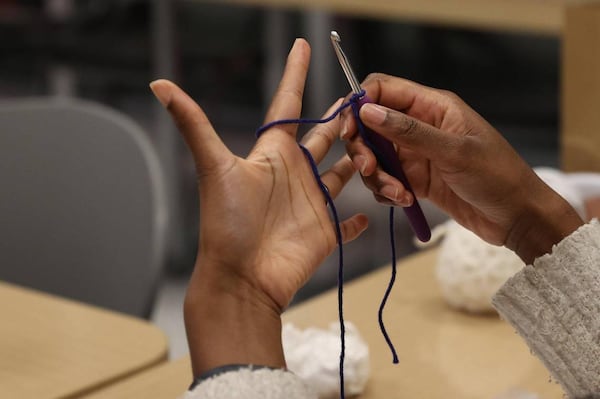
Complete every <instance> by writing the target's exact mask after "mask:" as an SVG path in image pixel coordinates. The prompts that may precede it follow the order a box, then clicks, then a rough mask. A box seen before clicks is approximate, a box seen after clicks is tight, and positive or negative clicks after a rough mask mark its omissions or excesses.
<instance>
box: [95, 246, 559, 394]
mask: <svg viewBox="0 0 600 399" xmlns="http://www.w3.org/2000/svg"><path fill="white" fill-rule="evenodd" d="M436 255H437V252H435V251H429V252H424V253H421V254H417V255H415V256H412V257H409V258H407V259H406V260H403V261H402V262H400V264H399V269H398V276H397V283H396V286H395V288H394V291H393V293H392V295H391V296H390V300H389V302H388V307H387V310H386V324H387V328H388V332H389V333H390V336H391V337H392V339H393V340H394V343H395V344H396V348H397V351H398V355H399V357H400V364H398V365H393V364H392V362H391V355H390V353H389V351H388V348H387V346H386V344H385V342H384V340H383V337H382V336H381V333H380V331H379V326H378V324H377V308H378V306H379V301H380V298H381V295H382V294H383V292H384V289H385V287H386V285H387V280H388V278H389V268H383V269H380V270H378V271H375V272H373V273H371V274H368V275H366V276H364V277H362V278H360V279H358V280H355V281H354V282H352V283H349V284H347V286H346V290H345V315H346V319H347V320H349V321H352V322H353V323H354V324H355V325H356V326H357V327H358V329H359V331H360V332H361V334H362V335H363V338H365V340H366V341H367V343H368V345H369V348H370V351H371V377H370V380H369V382H368V385H367V389H366V391H365V392H364V394H363V395H361V396H360V398H361V399H381V398H428V399H435V398H456V399H471V398H472V399H481V398H489V399H491V398H493V397H495V396H497V395H499V394H501V393H504V392H506V391H507V390H509V389H511V388H520V389H524V390H527V391H530V392H535V393H537V394H539V396H540V398H544V399H553V398H556V399H559V398H562V392H561V390H560V388H559V387H558V386H557V385H556V384H553V383H549V382H548V380H549V373H548V372H547V371H546V370H545V368H544V367H543V366H542V365H541V364H540V362H539V361H538V360H537V359H536V358H535V357H534V356H532V355H531V354H530V353H529V349H528V348H527V346H526V345H525V344H524V343H523V342H522V341H521V339H520V338H519V336H518V335H517V334H516V333H515V332H514V331H513V329H512V328H511V327H510V326H509V325H507V324H506V323H505V322H503V321H501V320H499V318H498V317H495V316H487V317H485V316H472V315H468V314H464V313H461V312H457V311H454V310H452V309H450V308H449V307H448V306H446V304H445V302H444V301H443V300H442V298H441V297H440V294H439V291H438V288H437V285H436V283H435V281H434V276H433V275H434V262H435V258H436ZM284 320H285V321H286V322H293V323H294V324H296V325H298V326H300V327H309V326H318V327H326V326H327V325H328V324H329V323H330V322H332V321H335V320H337V294H336V292H335V291H329V292H327V293H325V294H323V295H320V296H318V297H315V298H314V299H311V300H309V301H307V302H304V303H302V304H300V305H298V306H296V307H294V308H292V309H290V310H289V311H288V312H286V314H285V316H284ZM190 381H191V371H190V364H189V359H188V358H184V359H180V360H179V361H177V362H173V363H168V364H165V365H161V366H159V367H157V368H154V369H151V370H149V371H147V372H145V373H141V374H139V375H136V376H134V377H133V378H131V379H128V380H125V381H123V382H121V383H120V384H116V385H113V386H110V387H108V388H106V389H104V390H102V391H99V392H97V393H94V394H92V395H89V396H86V397H85V399H126V398H132V397H143V398H145V399H168V398H170V399H173V398H175V397H177V395H179V394H181V393H182V392H183V391H184V390H185V389H186V388H187V386H188V385H189V383H190Z"/></svg>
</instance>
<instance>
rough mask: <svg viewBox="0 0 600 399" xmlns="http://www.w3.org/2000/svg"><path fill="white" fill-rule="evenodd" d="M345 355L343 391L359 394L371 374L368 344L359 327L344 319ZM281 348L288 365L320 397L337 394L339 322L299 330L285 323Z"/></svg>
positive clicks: (322, 398)
mask: <svg viewBox="0 0 600 399" xmlns="http://www.w3.org/2000/svg"><path fill="white" fill-rule="evenodd" d="M345 326H346V330H345V331H346V357H345V359H344V391H345V393H346V395H348V396H354V395H359V394H361V393H362V392H363V391H364V389H365V386H366V384H367V380H368V379H369V374H370V362H369V347H368V346H367V344H366V342H365V341H364V340H363V339H362V337H361V336H360V334H359V332H358V329H357V328H356V327H355V326H354V324H352V323H351V322H349V321H346V323H345ZM282 340H283V351H284V353H285V360H286V363H287V366H288V369H289V370H290V371H292V372H293V373H294V374H296V375H297V376H298V377H300V378H301V379H302V380H304V382H305V383H306V384H307V385H309V386H310V387H311V388H312V389H313V391H315V392H316V393H317V395H318V397H319V399H335V398H338V397H339V396H340V387H339V366H340V326H339V323H332V324H331V325H330V326H329V329H328V330H323V329H320V328H307V329H305V330H301V329H298V328H296V327H295V326H294V325H292V324H289V323H286V324H285V325H284V326H283V330H282Z"/></svg>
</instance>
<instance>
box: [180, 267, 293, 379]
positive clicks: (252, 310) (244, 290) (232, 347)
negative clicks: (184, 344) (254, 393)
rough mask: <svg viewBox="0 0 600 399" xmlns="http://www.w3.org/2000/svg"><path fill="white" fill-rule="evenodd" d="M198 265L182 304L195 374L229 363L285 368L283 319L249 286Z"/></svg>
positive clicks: (216, 270) (213, 269)
mask: <svg viewBox="0 0 600 399" xmlns="http://www.w3.org/2000/svg"><path fill="white" fill-rule="evenodd" d="M202 266H203V267H202V268H200V267H198V266H197V267H196V270H195V271H194V275H193V276H192V279H191V281H190V286H189V287H188V291H187V294H186V298H185V303H184V319H185V327H186V333H187V339H188V345H189V348H190V356H191V359H192V369H193V372H194V375H195V376H199V375H200V374H202V373H204V372H206V371H207V370H210V369H213V368H215V367H221V366H224V365H228V364H252V365H260V366H268V367H274V368H284V367H285V359H284V356H283V347H282V343H281V318H280V313H279V311H278V310H277V308H276V307H275V306H273V305H272V304H271V303H269V301H268V299H266V298H265V296H264V295H261V294H260V293H259V292H257V290H256V289H255V288H254V287H252V286H251V285H249V284H247V283H244V282H243V281H237V280H236V278H235V277H234V278H233V279H232V278H225V277H224V276H223V275H220V272H219V271H218V270H219V269H218V268H217V267H207V265H202Z"/></svg>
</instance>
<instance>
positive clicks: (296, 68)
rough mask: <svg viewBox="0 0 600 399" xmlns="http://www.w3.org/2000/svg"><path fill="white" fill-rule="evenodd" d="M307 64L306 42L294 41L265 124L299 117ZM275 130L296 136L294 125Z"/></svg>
mask: <svg viewBox="0 0 600 399" xmlns="http://www.w3.org/2000/svg"><path fill="white" fill-rule="evenodd" d="M309 62H310V46H309V45H308V42H307V41H306V40H304V39H296V41H295V42H294V45H293V46H292V49H291V50H290V54H289V55H288V59H287V63H286V65H285V70H284V72H283V77H282V78H281V82H279V87H278V88H277V92H276V93H275V96H274V97H273V101H272V102H271V106H270V107H269V110H268V111H267V116H266V117H265V124H267V123H270V122H273V121H276V120H280V119H297V118H298V117H299V116H300V111H301V110H302V96H303V94H304V83H305V81H306V74H307V73H308V64H309ZM277 128H278V129H280V130H283V131H285V132H287V133H288V134H290V135H292V136H295V135H296V131H297V128H296V125H292V124H285V125H280V126H278V127H277Z"/></svg>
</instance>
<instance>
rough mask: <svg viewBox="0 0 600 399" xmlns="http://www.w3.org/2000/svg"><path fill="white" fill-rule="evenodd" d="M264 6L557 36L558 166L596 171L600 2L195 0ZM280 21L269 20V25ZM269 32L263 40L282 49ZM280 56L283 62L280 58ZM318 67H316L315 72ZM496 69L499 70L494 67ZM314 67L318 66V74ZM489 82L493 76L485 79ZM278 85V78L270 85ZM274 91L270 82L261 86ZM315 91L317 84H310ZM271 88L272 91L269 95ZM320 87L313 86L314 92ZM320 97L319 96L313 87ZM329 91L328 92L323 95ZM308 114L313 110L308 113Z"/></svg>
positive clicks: (599, 163) (599, 162) (320, 82)
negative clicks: (559, 45) (559, 95)
mask: <svg viewBox="0 0 600 399" xmlns="http://www.w3.org/2000/svg"><path fill="white" fill-rule="evenodd" d="M195 1H198V2H200V1H203V2H212V3H219V4H224V3H229V4H232V5H244V6H263V7H269V8H270V9H296V10H302V11H311V10H317V11H326V12H329V13H332V14H340V15H350V16H358V17H373V18H379V19H386V20H397V21H408V22H418V23H424V24H433V25H441V26H450V27H461V28H470V29H477V30H495V31H507V32H522V33H529V34H535V35H552V36H557V37H559V38H561V39H562V44H563V48H562V51H561V57H562V66H561V72H562V82H561V83H560V84H561V91H562V99H561V103H562V104H561V108H562V109H561V123H562V127H561V163H562V168H563V169H565V170H568V171H577V170H590V171H600V112H597V108H598V107H600V2H598V1H597V0H195ZM273 24H280V25H281V24H282V23H281V22H279V23H278V22H276V21H275V22H274V23H271V24H267V26H266V28H267V29H271V28H270V26H269V25H273ZM323 24H325V25H327V22H325V23H323V22H319V21H317V22H316V24H313V23H310V22H308V23H307V25H308V26H311V27H313V28H314V29H316V31H317V32H318V34H317V35H316V36H317V37H322V36H326V32H324V31H326V30H327V29H326V28H328V29H332V27H330V26H326V27H325V26H321V25H323ZM272 36H277V35H276V33H275V32H270V33H269V34H268V37H267V40H268V41H274V42H275V43H278V44H277V45H279V46H280V47H283V48H285V49H286V50H287V49H288V48H289V43H285V45H283V44H282V43H280V41H281V39H279V38H277V37H274V38H272ZM323 46H326V47H327V46H329V44H328V43H327V40H323V41H322V42H318V43H313V47H315V48H314V49H313V50H314V51H313V53H314V54H315V56H316V58H321V57H322V56H323V54H327V53H328V52H330V51H331V49H330V48H328V47H327V48H326V49H325V48H322V47H323ZM270 53H271V54H270V58H277V59H267V62H268V63H273V64H274V65H273V66H271V67H270V66H269V65H267V70H268V71H269V72H274V71H278V70H279V68H280V64H281V62H283V59H284V58H285V54H279V53H280V52H277V51H271V52H270ZM278 58H281V60H280V59H278ZM320 62H322V61H320V60H319V59H316V60H314V63H315V64H316V65H314V66H313V68H312V73H311V74H312V75H313V76H316V77H314V78H313V79H314V82H316V83H317V84H316V86H325V87H326V83H327V82H328V80H327V78H326V77H320V78H319V77H318V76H319V75H325V74H326V71H325V70H326V68H319V67H318V65H319V63H320ZM315 66H316V67H315ZM498 68H502V65H498ZM319 69H322V71H321V72H319ZM490 79H493V76H490ZM277 81H278V77H277V78H276V79H275V82H277ZM267 86H268V87H270V86H274V83H270V84H268V85H267ZM313 86H315V85H313ZM273 89H274V87H271V88H270V91H268V92H269V93H271V92H272V90H273ZM317 89H318V88H317ZM317 93H318V96H322V95H323V93H321V92H320V91H318V90H317ZM326 94H328V95H329V94H330V93H326ZM313 112H314V111H313Z"/></svg>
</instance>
